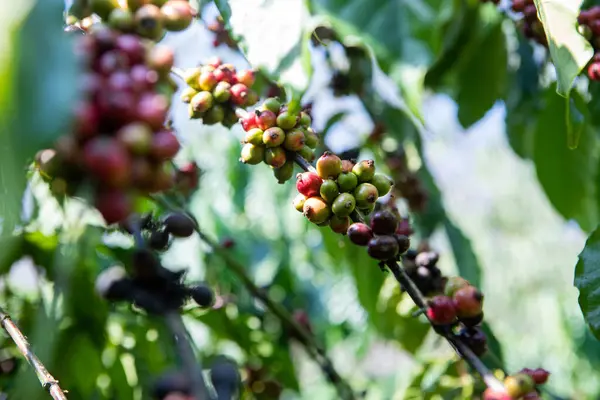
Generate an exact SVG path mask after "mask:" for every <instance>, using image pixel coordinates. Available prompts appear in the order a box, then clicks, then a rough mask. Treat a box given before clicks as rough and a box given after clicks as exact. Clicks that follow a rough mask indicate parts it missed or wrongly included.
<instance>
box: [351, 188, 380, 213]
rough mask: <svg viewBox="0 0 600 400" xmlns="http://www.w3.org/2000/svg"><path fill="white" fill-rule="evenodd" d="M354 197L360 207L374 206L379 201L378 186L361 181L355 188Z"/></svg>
mask: <svg viewBox="0 0 600 400" xmlns="http://www.w3.org/2000/svg"><path fill="white" fill-rule="evenodd" d="M354 197H355V198H356V206H357V207H358V208H361V209H363V208H364V209H368V208H369V207H372V206H374V205H375V202H376V201H377V197H378V193H377V188H376V187H375V186H373V185H371V184H370V183H361V184H360V185H358V186H357V187H356V189H354Z"/></svg>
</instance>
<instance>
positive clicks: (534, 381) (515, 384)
mask: <svg viewBox="0 0 600 400" xmlns="http://www.w3.org/2000/svg"><path fill="white" fill-rule="evenodd" d="M549 376H550V373H549V372H548V371H546V370H545V369H543V368H536V369H529V368H523V369H522V370H521V371H519V372H518V373H516V374H514V375H509V376H507V377H506V378H505V379H504V389H505V391H504V392H498V391H494V390H492V389H487V390H486V391H485V392H484V394H483V400H517V399H522V400H541V399H542V397H541V396H540V393H539V391H538V389H537V386H538V385H543V384H544V383H546V382H547V381H548V377H549Z"/></svg>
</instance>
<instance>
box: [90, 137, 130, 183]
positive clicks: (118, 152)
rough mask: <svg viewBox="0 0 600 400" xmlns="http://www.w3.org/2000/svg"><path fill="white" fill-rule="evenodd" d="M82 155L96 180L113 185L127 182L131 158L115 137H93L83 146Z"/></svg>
mask: <svg viewBox="0 0 600 400" xmlns="http://www.w3.org/2000/svg"><path fill="white" fill-rule="evenodd" d="M83 156H84V162H85V166H86V167H87V168H88V170H90V172H91V173H92V174H94V177H95V178H97V179H98V180H100V181H102V182H104V183H107V184H109V185H111V186H115V187H120V186H121V187H122V186H124V185H126V184H127V182H128V180H129V166H130V162H131V160H130V157H129V155H128V154H127V151H126V150H125V148H124V147H123V146H122V145H121V144H120V143H119V142H118V141H117V140H116V139H113V138H109V137H100V136H99V137H96V138H93V139H92V140H90V141H89V142H88V143H87V144H86V145H85V147H84V148H83Z"/></svg>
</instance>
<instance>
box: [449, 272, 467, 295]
mask: <svg viewBox="0 0 600 400" xmlns="http://www.w3.org/2000/svg"><path fill="white" fill-rule="evenodd" d="M469 285H470V283H469V281H467V280H466V279H464V278H462V277H460V276H451V277H450V278H448V281H446V285H445V286H444V294H445V295H446V296H448V297H453V296H454V293H456V292H458V291H459V290H460V289H462V288H464V287H467V286H469Z"/></svg>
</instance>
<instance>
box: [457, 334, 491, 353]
mask: <svg viewBox="0 0 600 400" xmlns="http://www.w3.org/2000/svg"><path fill="white" fill-rule="evenodd" d="M458 338H459V339H460V340H462V341H463V342H464V343H465V344H466V345H467V346H469V348H470V349H471V351H472V352H473V353H475V355H476V356H478V357H481V356H482V355H484V354H485V353H486V351H487V338H486V337H485V333H483V331H482V330H481V329H480V328H462V329H461V330H460V331H459V332H458Z"/></svg>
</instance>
